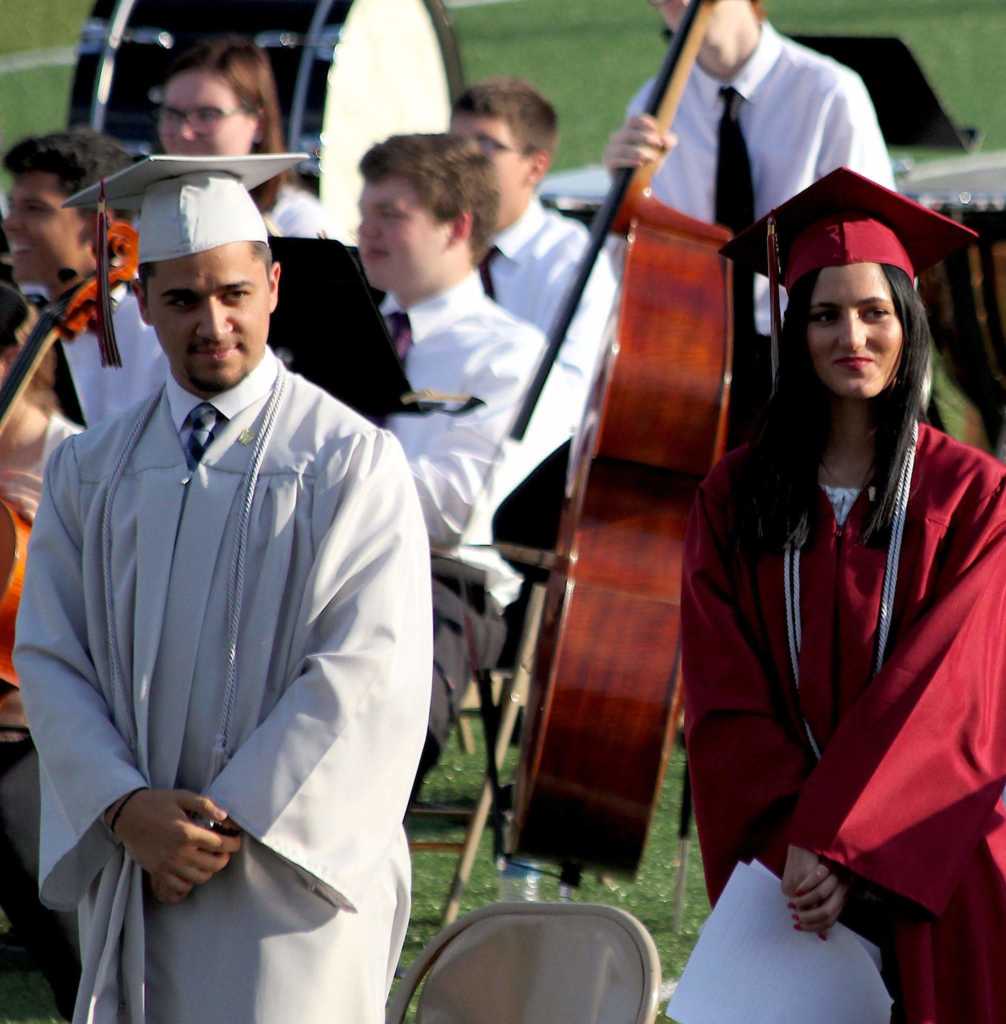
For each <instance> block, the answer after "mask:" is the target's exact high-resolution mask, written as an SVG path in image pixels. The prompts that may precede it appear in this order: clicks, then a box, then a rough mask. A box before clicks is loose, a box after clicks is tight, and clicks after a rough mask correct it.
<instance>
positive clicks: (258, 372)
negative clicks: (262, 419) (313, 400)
mask: <svg viewBox="0 0 1006 1024" xmlns="http://www.w3.org/2000/svg"><path fill="white" fill-rule="evenodd" d="M278 372H279V369H278V363H277V360H276V356H275V355H273V352H272V349H270V348H266V350H265V352H264V353H263V355H262V358H261V359H260V360H259V363H258V366H256V367H255V369H254V370H252V371H251V373H249V374H248V375H247V376H246V377H245V378H244V380H242V381H241V383H240V384H237V385H235V386H234V387H232V388H231V389H230V390H229V391H221V392H220V393H219V394H218V395H214V396H213V397H212V398H200V397H199V395H194V394H192V392H191V391H186V390H185V388H183V387H182V386H181V384H179V383H178V381H176V380H175V378H174V377H173V376H171V374H170V373H169V374H168V379H167V383H166V384H165V386H164V390H165V394H166V396H167V399H168V408H169V409H170V410H171V421H172V423H174V425H175V430H177V431H178V440H179V441H180V443H181V446H182V451H183V452H184V451H187V450H188V443H189V435H190V434H191V433H192V424H191V423H189V422H188V419H189V413H190V412H192V410H193V409H195V407H196V406H197V405H202V404H203V402H209V404H210V405H212V406H213V408H214V409H216V410H217V412H218V413H220V414H221V415H222V416H223V417H224V419H226V420H232V419H234V417H235V416H237V415H238V413H241V412H244V411H245V409H248V408H250V407H251V406H253V405H254V404H255V403H256V402H260V401H262V399H264V398H265V397H266V395H268V394H269V392H270V391H271V390H272V386H273V383H274V382H275V380H276V374H277V373H278Z"/></svg>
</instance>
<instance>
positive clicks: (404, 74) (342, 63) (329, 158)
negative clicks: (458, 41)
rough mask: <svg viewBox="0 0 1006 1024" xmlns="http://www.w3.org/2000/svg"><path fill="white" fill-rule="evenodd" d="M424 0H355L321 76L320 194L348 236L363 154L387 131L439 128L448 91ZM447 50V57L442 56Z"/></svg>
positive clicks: (354, 221) (431, 12) (447, 110)
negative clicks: (324, 83) (324, 91)
mask: <svg viewBox="0 0 1006 1024" xmlns="http://www.w3.org/2000/svg"><path fill="white" fill-rule="evenodd" d="M437 6H438V5H427V4H426V3H423V0H354V2H353V5H352V7H351V8H350V10H349V15H348V16H347V18H346V22H345V25H344V26H343V30H342V34H341V36H340V38H339V44H338V46H337V47H336V50H335V56H334V58H333V60H332V66H331V69H330V70H329V75H328V98H327V101H326V103H325V120H324V127H323V129H322V155H321V200H322V202H323V203H324V205H325V206H326V208H327V209H328V210H329V211H330V213H331V214H332V217H333V219H334V220H335V222H336V223H338V224H345V225H346V226H347V227H348V228H349V229H350V232H351V236H352V238H353V239H355V237H356V229H357V227H358V225H359V221H360V214H359V210H358V209H357V203H358V201H359V198H360V191H361V189H362V187H363V181H362V179H361V177H360V172H359V171H358V169H357V165H358V164H359V162H360V158H361V157H362V156H363V154H364V153H365V152H366V151H367V150H368V149H369V148H370V147H371V146H372V145H373V144H374V143H375V142H380V141H382V140H383V139H386V138H387V137H388V136H389V135H394V134H398V133H402V132H442V131H446V129H447V125H448V123H449V121H450V116H451V95H450V94H451V89H450V82H449V79H448V71H447V69H446V68H445V63H444V62H445V53H444V51H443V50H442V44H441V38H440V36H439V35H438V31H437V26H436V25H435V23H434V16H435V13H436V8H437ZM448 56H449V55H448Z"/></svg>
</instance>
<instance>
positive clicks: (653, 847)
mask: <svg viewBox="0 0 1006 1024" xmlns="http://www.w3.org/2000/svg"><path fill="white" fill-rule="evenodd" d="M475 731H476V733H478V732H479V729H478V727H477V726H476V729H475ZM484 764H485V761H484V755H483V753H482V748H481V746H480V747H479V749H478V750H477V751H476V753H475V754H472V755H465V754H464V753H462V752H461V750H460V749H459V747H458V746H457V743H456V740H452V742H451V745H450V746H449V747H448V749H447V752H446V753H445V755H444V757H443V759H442V760H441V763H440V765H439V766H438V767H437V769H436V771H435V772H434V773H433V774H431V776H430V778H429V780H428V782H427V787H426V791H425V793H424V797H425V798H427V799H430V800H442V801H448V800H449V801H457V800H465V799H469V798H470V799H474V796H475V794H476V792H477V790H478V788H479V785H480V783H481V773H482V769H483V766H484ZM681 772H682V760H681V758H680V756H678V757H675V758H674V759H673V761H672V764H671V768H670V771H669V772H668V776H667V780H666V783H665V785H664V787H663V792H662V794H661V798H660V805H659V810H658V812H657V814H656V817H655V819H654V824H653V828H652V832H651V835H650V839H649V842H648V844H647V849H646V852H645V854H644V857H643V863H642V866H641V868H640V872H639V877H638V878H637V880H636V881H635V882H634V883H630V882H623V881H619V882H615V883H612V884H605V883H604V882H601V881H600V880H598V879H597V878H594V877H585V878H584V881H583V884H582V885H581V887H580V888H579V889H578V890H577V892H576V894H575V899H576V901H577V902H594V903H605V904H608V905H611V906H617V907H621V908H623V909H624V910H628V911H630V912H631V913H633V914H635V915H636V916H637V917H638V918H639V919H640V920H641V921H642V922H643V924H645V925H646V927H647V928H648V929H649V931H650V934H651V935H652V936H653V939H654V942H655V943H656V944H657V949H658V950H659V951H660V960H661V969H662V972H663V975H664V977H665V978H669V977H677V976H678V975H679V974H680V973H681V970H682V968H683V967H684V963H685V961H686V960H687V959H688V954H689V952H690V950H691V948H692V945H693V944H694V942H695V939H696V937H697V936H698V930H699V927H700V925H701V923H702V921H703V920H704V919H705V916H706V914H707V913H708V909H709V905H708V902H707V900H706V895H705V886H704V884H703V881H702V870H701V865H700V862H699V857H698V853H697V852H693V854H692V856H690V858H689V861H688V884H687V900H686V905H685V914H684V917H683V920H682V926H681V930H680V932H678V933H674V932H673V931H672V929H671V899H672V894H673V890H674V882H675V878H676V861H675V858H676V856H677V848H678V841H677V821H678V802H677V798H678V795H679V793H680V790H681ZM410 834H411V835H413V836H414V837H416V838H432V837H433V835H437V836H446V837H447V838H454V836H455V835H456V836H457V837H459V838H460V835H461V833H460V830H457V832H455V833H448V832H445V831H444V830H443V829H442V828H441V827H439V826H438V825H437V824H436V823H430V822H421V823H419V824H415V825H412V824H410ZM695 848H696V844H694V843H693V849H695ZM412 870H413V906H412V920H411V923H410V926H409V931H408V935H407V938H406V943H405V950H404V952H403V954H402V962H403V965H405V966H407V965H408V964H409V963H411V961H412V960H413V959H414V958H415V956H416V955H417V954H418V953H419V951H420V950H421V949H422V948H423V946H424V945H425V944H426V942H428V941H429V939H430V938H432V936H433V935H435V934H436V932H437V931H438V930H439V928H440V918H441V914H442V911H443V902H444V899H445V897H446V894H447V890H448V887H449V885H450V881H451V877H452V875H453V871H454V858H453V857H452V856H447V855H444V854H437V853H416V854H414V855H413V861H412ZM546 870H547V869H546ZM496 893H497V886H496V869H495V866H494V864H493V862H492V836H491V834H490V830H487V831H486V834H485V835H484V836H483V840H482V845H481V847H480V850H479V856H478V859H477V861H476V864H475V868H474V871H473V873H472V879H471V883H470V884H469V886H468V888H467V890H466V892H465V896H464V900H463V903H462V913H465V912H467V911H469V910H473V909H475V908H476V907H481V906H484V905H485V904H487V903H490V902H492V901H493V900H495V899H496ZM541 893H542V897H543V898H545V899H556V898H558V882H557V881H556V880H555V879H554V878H551V877H547V876H546V877H544V878H543V879H542V885H541ZM0 930H3V919H2V916H0ZM58 1019H59V1018H58V1017H56V1015H55V1011H54V1009H53V1005H52V1000H51V998H50V996H49V992H48V989H47V987H46V985H45V982H44V981H43V979H42V977H41V975H39V974H38V973H37V972H9V971H8V972H0V1024H50V1022H52V1021H57V1020H58Z"/></svg>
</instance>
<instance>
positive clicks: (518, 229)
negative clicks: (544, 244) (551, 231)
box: [493, 196, 545, 262]
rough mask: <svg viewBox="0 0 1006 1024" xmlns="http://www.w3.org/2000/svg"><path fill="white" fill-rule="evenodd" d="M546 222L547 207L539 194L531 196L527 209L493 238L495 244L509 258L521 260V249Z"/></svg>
mask: <svg viewBox="0 0 1006 1024" xmlns="http://www.w3.org/2000/svg"><path fill="white" fill-rule="evenodd" d="M544 223H545V208H544V207H543V206H542V205H541V202H540V201H539V199H538V197H537V196H532V197H531V202H530V203H528V204H527V209H526V210H525V211H524V212H523V213H522V214H521V215H520V216H519V217H518V218H517V219H516V220H515V221H514V222H513V224H511V225H510V226H509V227H508V228H504V229H503V230H502V231H500V232H499V233H498V234H497V235H496V237H495V238H494V239H493V244H494V245H495V246H496V248H497V249H499V251H500V252H501V253H502V254H503V255H504V256H506V258H507V259H509V260H516V261H518V262H519V261H520V251H521V249H523V248H524V246H526V245H527V244H528V242H530V241H531V239H533V238H534V236H535V235H536V234H538V232H539V231H540V230H541V226H542V224H544Z"/></svg>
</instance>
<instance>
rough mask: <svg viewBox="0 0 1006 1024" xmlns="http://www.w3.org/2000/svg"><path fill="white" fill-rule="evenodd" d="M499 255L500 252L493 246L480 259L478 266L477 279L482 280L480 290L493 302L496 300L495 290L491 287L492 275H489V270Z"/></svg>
mask: <svg viewBox="0 0 1006 1024" xmlns="http://www.w3.org/2000/svg"><path fill="white" fill-rule="evenodd" d="M499 254H500V250H499V249H497V248H496V246H495V245H494V246H492V247H491V248H490V250H489V251H488V252H487V253H486V254H485V256H483V257H482V262H481V263H480V264H479V277H481V278H482V290H483V291H484V292H485V293H486V295H488V296H489V298H490V299H493V300H494V301H495V299H496V289H495V288H494V287H493V275H492V273H491V269H492V265H493V260H494V259H496V257H497V256H499Z"/></svg>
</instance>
